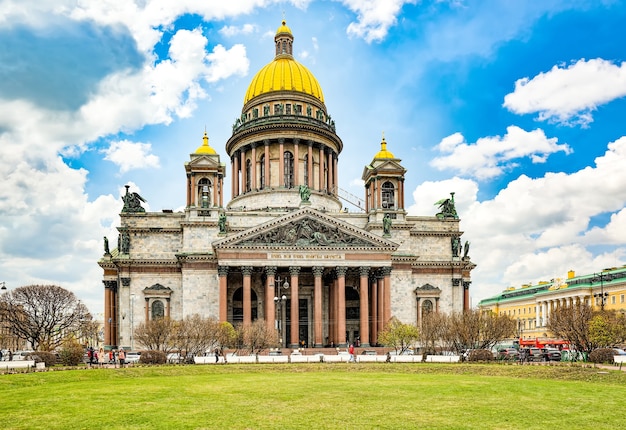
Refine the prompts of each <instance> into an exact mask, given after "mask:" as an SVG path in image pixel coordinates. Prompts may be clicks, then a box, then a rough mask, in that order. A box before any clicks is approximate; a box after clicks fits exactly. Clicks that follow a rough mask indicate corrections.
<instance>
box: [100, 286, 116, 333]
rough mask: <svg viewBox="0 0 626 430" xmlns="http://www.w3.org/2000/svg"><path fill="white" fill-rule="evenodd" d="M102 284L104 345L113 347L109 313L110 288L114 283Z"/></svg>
mask: <svg viewBox="0 0 626 430" xmlns="http://www.w3.org/2000/svg"><path fill="white" fill-rule="evenodd" d="M102 282H103V283H104V321H105V322H106V324H105V325H104V344H105V345H113V342H112V340H111V339H112V338H113V333H112V332H113V330H112V328H113V314H112V313H111V308H112V306H111V302H112V296H113V294H112V291H111V288H112V286H113V284H114V282H115V281H102Z"/></svg>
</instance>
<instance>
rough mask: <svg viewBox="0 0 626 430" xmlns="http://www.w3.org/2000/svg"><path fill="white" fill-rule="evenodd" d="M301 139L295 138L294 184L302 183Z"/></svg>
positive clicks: (296, 185)
mask: <svg viewBox="0 0 626 430" xmlns="http://www.w3.org/2000/svg"><path fill="white" fill-rule="evenodd" d="M299 142H300V139H294V140H293V186H294V187H296V188H298V185H300V174H299V173H300V148H299V147H300V145H299Z"/></svg>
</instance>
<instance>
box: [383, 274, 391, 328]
mask: <svg viewBox="0 0 626 430" xmlns="http://www.w3.org/2000/svg"><path fill="white" fill-rule="evenodd" d="M383 276H384V278H383V285H384V292H385V299H384V300H385V307H384V309H383V318H384V321H383V326H385V325H386V324H387V323H388V322H389V320H390V319H391V267H385V268H384V269H383Z"/></svg>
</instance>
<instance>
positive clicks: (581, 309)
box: [546, 303, 597, 352]
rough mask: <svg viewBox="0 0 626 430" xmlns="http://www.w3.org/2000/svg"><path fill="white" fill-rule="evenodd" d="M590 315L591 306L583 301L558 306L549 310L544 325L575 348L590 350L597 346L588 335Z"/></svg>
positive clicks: (591, 311)
mask: <svg viewBox="0 0 626 430" xmlns="http://www.w3.org/2000/svg"><path fill="white" fill-rule="evenodd" d="M592 316H593V310H592V309H591V306H589V305H587V304H584V303H577V304H574V305H573V306H560V307H558V308H556V309H553V310H552V312H550V315H549V318H548V322H547V324H546V327H547V329H548V330H550V331H551V332H552V333H553V334H554V335H555V336H557V337H560V338H561V339H564V340H567V341H568V342H569V343H570V344H571V345H573V346H574V347H575V348H576V350H578V351H582V352H591V351H592V350H594V349H595V348H596V347H597V344H596V343H595V342H594V341H593V340H592V339H591V338H590V336H589V321H591V318H592Z"/></svg>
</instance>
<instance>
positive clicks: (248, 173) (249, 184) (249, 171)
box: [246, 160, 252, 191]
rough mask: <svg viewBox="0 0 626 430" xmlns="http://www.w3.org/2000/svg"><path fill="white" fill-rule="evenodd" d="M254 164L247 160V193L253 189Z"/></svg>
mask: <svg viewBox="0 0 626 430" xmlns="http://www.w3.org/2000/svg"><path fill="white" fill-rule="evenodd" d="M251 172H252V162H251V161H250V160H246V191H250V190H251V189H252V185H251V184H252V177H251V174H252V173H251Z"/></svg>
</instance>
